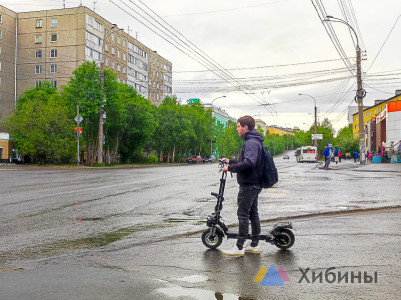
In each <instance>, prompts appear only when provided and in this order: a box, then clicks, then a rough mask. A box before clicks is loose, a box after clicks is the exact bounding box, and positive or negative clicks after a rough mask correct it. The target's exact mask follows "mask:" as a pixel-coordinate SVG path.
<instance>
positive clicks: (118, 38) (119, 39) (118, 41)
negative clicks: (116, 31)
mask: <svg viewBox="0 0 401 300" xmlns="http://www.w3.org/2000/svg"><path fill="white" fill-rule="evenodd" d="M117 43H119V44H121V38H120V37H119V36H117Z"/></svg>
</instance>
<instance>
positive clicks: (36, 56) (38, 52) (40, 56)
mask: <svg viewBox="0 0 401 300" xmlns="http://www.w3.org/2000/svg"><path fill="white" fill-rule="evenodd" d="M35 58H42V50H39V49H36V50H35Z"/></svg>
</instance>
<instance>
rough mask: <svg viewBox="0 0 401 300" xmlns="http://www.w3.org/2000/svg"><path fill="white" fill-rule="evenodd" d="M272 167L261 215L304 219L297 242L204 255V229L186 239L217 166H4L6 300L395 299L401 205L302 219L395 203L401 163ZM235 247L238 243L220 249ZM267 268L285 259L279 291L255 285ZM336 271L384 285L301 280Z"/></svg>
mask: <svg viewBox="0 0 401 300" xmlns="http://www.w3.org/2000/svg"><path fill="white" fill-rule="evenodd" d="M276 163H277V166H278V169H279V171H280V182H279V184H278V185H277V187H275V188H274V189H270V190H266V191H263V194H261V196H260V214H261V217H262V219H265V220H269V219H274V218H278V217H291V216H303V217H300V218H297V219H295V220H293V222H294V224H295V225H296V227H297V228H298V231H296V232H295V234H296V239H297V240H296V243H295V245H294V247H293V248H292V249H291V251H287V252H280V251H277V248H275V247H273V246H271V245H267V244H266V245H264V248H263V250H264V251H263V254H262V255H260V256H248V255H247V256H246V257H244V258H241V259H232V258H226V257H221V255H220V252H219V251H210V250H209V251H207V250H206V248H205V247H204V246H203V245H202V243H201V241H200V238H199V233H198V234H195V235H189V233H191V232H199V231H201V230H203V229H204V228H205V224H204V223H202V222H201V221H202V220H204V219H205V216H206V215H207V214H209V213H211V212H212V210H213V207H214V199H213V198H212V197H211V196H209V195H210V192H211V191H216V192H217V190H218V180H219V177H220V174H219V173H217V167H216V165H196V166H186V165H185V166H173V167H149V168H130V169H79V170H76V169H63V170H60V169H53V168H44V169H42V168H41V169H35V168H24V167H20V166H1V167H0V179H1V182H4V183H5V184H4V186H2V190H1V198H0V206H1V211H2V218H1V221H0V229H1V231H0V232H1V236H0V241H1V245H2V247H1V259H0V266H1V270H0V271H1V272H0V289H1V291H2V294H3V295H6V296H7V297H6V298H4V299H54V298H55V296H57V297H56V298H58V299H67V297H68V298H71V297H74V298H78V299H112V298H114V299H170V298H171V299H219V297H221V295H219V294H217V296H215V292H219V293H222V296H223V297H224V299H238V297H239V296H241V297H243V296H246V297H248V299H274V298H277V299H279V298H280V299H282V298H286V297H287V298H290V299H294V298H295V299H296V298H298V299H308V298H309V299H310V298H313V297H314V296H316V299H324V298H327V299H328V298H331V297H330V295H331V296H334V298H344V299H346V298H349V297H350V296H351V298H358V297H360V298H361V299H366V298H369V297H372V298H371V299H378V298H380V299H385V298H388V299H390V298H391V299H395V298H397V295H398V297H400V294H399V292H398V289H397V287H398V286H399V284H398V282H399V280H400V272H399V271H398V270H399V269H400V268H399V263H398V261H399V256H400V254H399V253H400V251H399V249H398V248H399V244H400V235H399V232H398V230H397V229H399V228H400V225H401V224H400V221H399V220H400V211H399V209H392V210H384V211H383V210H378V211H376V212H374V213H373V212H372V213H364V214H356V215H349V216H348V215H340V216H337V215H332V216H323V215H321V216H315V217H307V215H310V214H320V213H322V212H335V211H360V210H361V209H367V208H379V207H397V206H399V205H400V197H399V195H400V194H401V187H400V186H401V185H400V184H399V183H400V179H401V167H400V166H398V165H368V166H363V167H360V166H359V165H358V164H353V163H352V162H350V161H347V162H343V163H342V164H338V165H334V166H333V165H332V168H331V170H328V171H326V170H320V169H318V168H316V167H315V166H316V164H296V163H295V162H294V160H293V159H291V160H289V161H288V160H282V159H281V160H280V158H278V159H276ZM386 167H387V168H386ZM236 192H237V185H236V183H235V180H234V179H229V181H228V183H227V188H226V201H225V202H224V204H225V206H224V209H223V216H224V217H225V220H226V223H227V224H234V223H235V222H236V218H235V196H236ZM268 228H269V227H268ZM183 235H184V236H183ZM185 235H186V236H185ZM228 245H229V246H231V245H232V243H231V241H228V242H227V241H225V242H224V243H223V245H222V246H221V248H224V246H228ZM271 264H274V265H276V266H277V268H278V267H279V265H282V266H283V267H284V269H285V270H286V271H287V273H288V276H289V277H290V279H292V280H291V282H289V283H286V285H285V286H284V287H266V286H263V287H261V286H260V285H259V284H257V283H255V282H253V278H254V276H255V275H256V274H257V272H258V271H259V269H260V268H261V266H262V265H264V266H265V267H266V268H268V267H269V266H270V265H271ZM331 267H335V268H336V271H338V270H340V271H342V272H343V273H344V272H348V271H349V273H351V271H354V272H358V271H361V272H362V273H363V272H364V271H367V272H368V274H373V273H374V272H377V274H378V283H376V284H367V283H360V284H355V283H354V284H351V283H348V284H344V282H341V283H338V284H333V283H331V284H328V283H327V282H326V283H317V282H314V283H313V284H311V283H309V284H308V283H305V282H301V283H298V281H299V279H300V278H301V275H300V274H301V273H300V270H299V268H302V269H306V268H310V271H309V272H313V271H314V272H315V273H316V274H318V272H320V271H321V270H323V272H324V271H325V270H326V269H327V268H331ZM18 268H20V269H18ZM309 275H310V277H311V276H312V273H310V274H309ZM293 278H295V280H294V279H293ZM310 280H312V278H310ZM21 283H22V285H21ZM272 291H273V292H274V293H273V292H272ZM290 291H291V292H290ZM397 293H398V294H397ZM267 295H270V296H271V297H270V296H267ZM318 295H321V297H318ZM347 296H348V297H347ZM374 296H376V297H374ZM379 296H380V297H379ZM390 296H391V297H390ZM176 297H181V298H176ZM191 297H193V298H191ZM216 297H217V298H216ZM1 298H2V297H1ZM245 299H246V298H245Z"/></svg>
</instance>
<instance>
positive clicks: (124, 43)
mask: <svg viewBox="0 0 401 300" xmlns="http://www.w3.org/2000/svg"><path fill="white" fill-rule="evenodd" d="M123 47H124V48H127V41H126V40H123Z"/></svg>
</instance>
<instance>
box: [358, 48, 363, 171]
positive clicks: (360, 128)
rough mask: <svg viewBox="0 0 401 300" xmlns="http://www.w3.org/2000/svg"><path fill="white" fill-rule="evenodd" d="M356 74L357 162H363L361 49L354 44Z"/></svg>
mask: <svg viewBox="0 0 401 300" xmlns="http://www.w3.org/2000/svg"><path fill="white" fill-rule="evenodd" d="M356 76H357V86H358V91H357V101H358V119H359V149H360V157H359V162H360V164H361V165H363V164H365V122H364V119H363V94H362V93H363V89H362V72H361V49H360V48H359V45H358V44H357V46H356Z"/></svg>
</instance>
